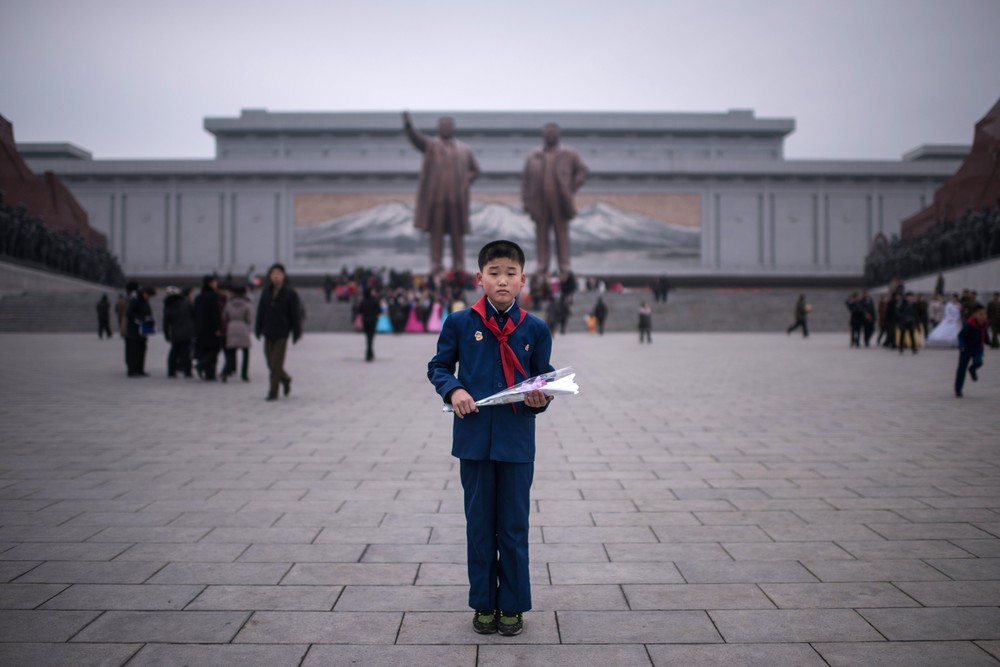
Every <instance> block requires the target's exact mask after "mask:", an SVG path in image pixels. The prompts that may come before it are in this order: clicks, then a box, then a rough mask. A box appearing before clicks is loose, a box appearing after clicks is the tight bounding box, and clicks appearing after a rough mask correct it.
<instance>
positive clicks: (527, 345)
mask: <svg viewBox="0 0 1000 667" xmlns="http://www.w3.org/2000/svg"><path fill="white" fill-rule="evenodd" d="M529 347H531V345H529V344H528V343H525V344H524V351H525V352H527V351H528V348H529Z"/></svg>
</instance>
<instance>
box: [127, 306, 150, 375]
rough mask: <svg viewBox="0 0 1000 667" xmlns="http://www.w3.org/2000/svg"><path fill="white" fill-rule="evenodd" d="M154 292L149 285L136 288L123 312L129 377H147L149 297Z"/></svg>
mask: <svg viewBox="0 0 1000 667" xmlns="http://www.w3.org/2000/svg"><path fill="white" fill-rule="evenodd" d="M155 293H156V292H155V291H154V290H153V288H151V287H143V288H142V289H138V290H136V291H135V292H134V294H133V297H132V298H131V299H130V300H129V302H128V310H127V311H126V312H125V364H126V367H127V369H128V376H129V377H130V378H134V377H149V373H147V372H146V343H147V340H146V337H147V336H148V335H149V333H150V331H151V327H152V322H153V309H152V307H151V306H150V305H149V299H150V297H151V296H153V295H154V294H155Z"/></svg>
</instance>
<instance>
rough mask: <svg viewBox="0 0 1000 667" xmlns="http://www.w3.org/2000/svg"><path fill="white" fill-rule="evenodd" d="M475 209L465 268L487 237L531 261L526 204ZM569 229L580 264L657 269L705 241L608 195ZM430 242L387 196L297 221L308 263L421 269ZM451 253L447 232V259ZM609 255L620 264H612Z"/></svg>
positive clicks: (298, 241) (301, 255)
mask: <svg viewBox="0 0 1000 667" xmlns="http://www.w3.org/2000/svg"><path fill="white" fill-rule="evenodd" d="M470 215H471V221H470V222H471V226H472V234H470V235H468V236H466V237H465V247H466V254H467V255H468V257H469V259H470V260H472V261H469V260H467V262H466V264H467V267H470V268H471V267H474V265H475V262H474V260H473V258H474V256H475V253H476V252H478V249H479V248H480V247H481V246H482V245H483V244H484V243H486V242H488V241H491V240H493V239H498V238H506V239H510V240H512V241H515V242H516V243H518V244H520V245H521V246H522V247H523V248H524V250H525V254H526V255H527V256H528V260H529V263H530V262H533V260H534V259H535V255H534V251H535V224H534V223H533V222H532V221H531V219H530V218H529V217H528V216H527V214H525V213H524V212H523V211H522V210H521V209H520V207H516V206H512V205H510V204H506V203H501V202H477V201H473V202H472V204H471V208H470ZM569 229H570V250H571V253H572V261H573V266H574V269H577V270H589V271H597V270H600V271H621V272H647V271H656V270H659V269H662V268H663V267H662V266H661V263H662V262H663V260H666V259H673V260H679V259H683V258H688V259H694V258H697V257H698V255H699V253H700V248H701V230H700V229H697V228H691V227H687V226H682V225H673V224H670V223H669V222H665V221H663V220H657V219H656V218H652V217H649V216H647V215H644V214H641V213H636V212H633V211H628V210H624V209H621V208H618V207H616V206H612V205H610V204H607V203H604V202H597V203H595V204H591V205H589V206H586V207H584V208H582V209H581V210H580V211H579V212H578V214H577V217H576V218H575V219H574V220H573V222H571V223H570V227H569ZM427 243H428V237H427V235H426V234H425V233H424V232H421V231H419V230H417V229H414V227H413V205H412V204H410V203H404V202H399V201H387V202H384V203H381V204H377V205H376V206H373V207H371V208H367V209H365V210H362V211H358V212H356V213H351V214H348V215H343V216H340V217H338V218H335V219H332V220H328V221H325V222H320V223H316V224H312V225H308V226H299V227H298V228H297V229H296V230H295V258H296V260H297V261H300V262H303V263H304V264H305V265H307V266H309V265H318V264H323V265H328V264H331V265H335V266H339V265H341V264H345V265H349V266H355V265H358V264H364V265H393V266H397V267H406V268H411V269H413V270H417V271H420V270H425V269H426V264H427V257H428V248H427ZM550 245H551V244H550ZM449 257H450V246H449V243H448V240H447V239H445V263H446V264H447V263H448V259H449ZM379 258H381V259H379ZM373 259H374V260H375V261H372V260H373ZM609 261H610V262H612V263H613V264H615V265H617V266H607V264H608V262H609ZM578 267H579V268H578ZM588 267H589V268H588ZM528 268H529V269H530V267H528Z"/></svg>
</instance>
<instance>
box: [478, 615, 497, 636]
mask: <svg viewBox="0 0 1000 667" xmlns="http://www.w3.org/2000/svg"><path fill="white" fill-rule="evenodd" d="M472 629H473V630H475V631H476V632H478V633H479V634H481V635H492V634H493V633H494V632H496V631H497V613H496V612H495V611H478V610H477V611H476V612H475V614H474V615H473V616H472Z"/></svg>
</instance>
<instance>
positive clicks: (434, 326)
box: [427, 299, 444, 333]
mask: <svg viewBox="0 0 1000 667" xmlns="http://www.w3.org/2000/svg"><path fill="white" fill-rule="evenodd" d="M443 321H444V320H442V318H441V301H440V300H438V299H434V300H433V301H432V304H431V316H430V317H428V318H427V330H428V331H433V332H435V333H437V332H439V331H441V323H442V322H443Z"/></svg>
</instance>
